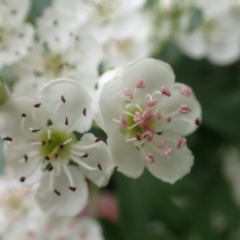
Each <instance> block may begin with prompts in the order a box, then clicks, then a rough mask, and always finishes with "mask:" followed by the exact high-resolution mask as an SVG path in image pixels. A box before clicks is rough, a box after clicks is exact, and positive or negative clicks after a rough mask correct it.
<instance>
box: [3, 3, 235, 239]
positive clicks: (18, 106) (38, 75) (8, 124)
mask: <svg viewBox="0 0 240 240" xmlns="http://www.w3.org/2000/svg"><path fill="white" fill-rule="evenodd" d="M20 2H21V4H20V5H21V8H19V7H17V6H15V5H16V3H15V2H14V1H11V0H0V70H1V68H2V66H7V68H8V70H9V69H10V70H11V75H12V76H13V79H11V80H13V81H12V84H11V87H10V88H9V89H10V90H8V88H7V87H6V86H7V84H6V83H5V82H4V81H3V80H2V79H0V95H1V96H0V137H1V138H2V139H3V140H4V158H5V160H6V164H7V166H8V167H9V168H10V169H11V170H12V171H13V176H14V178H15V179H17V180H18V183H19V184H21V187H24V189H25V188H27V189H29V188H30V189H33V190H32V191H34V193H35V197H34V199H35V200H36V202H37V206H38V207H40V209H41V210H42V211H43V212H45V213H47V214H48V215H49V217H48V219H47V220H46V217H44V216H43V215H42V214H39V213H37V214H32V211H31V214H30V217H26V218H24V219H22V220H21V223H19V224H18V225H17V226H14V231H7V233H6V234H4V237H3V239H16V236H18V237H22V238H24V239H25V238H29V239H45V238H46V239H55V240H56V239H66V238H70V239H85V240H86V239H89V240H91V239H94V240H98V239H99V240H100V239H102V237H101V231H100V229H99V227H98V225H97V224H96V223H95V222H94V221H93V220H89V219H83V220H77V219H71V220H69V219H67V220H66V219H65V218H59V216H60V217H72V216H76V215H78V214H79V213H81V212H82V211H83V209H84V208H85V207H86V205H87V202H88V199H89V192H90V191H89V187H90V188H91V187H92V186H93V185H96V186H97V187H99V188H100V187H104V186H106V185H107V184H108V182H109V180H110V178H111V175H112V174H113V172H114V169H115V168H116V169H117V170H118V171H119V172H121V173H123V174H124V175H126V176H128V177H131V178H138V177H139V176H140V175H141V174H142V173H143V171H144V168H145V167H146V168H147V169H148V170H149V171H150V172H151V173H152V175H153V176H155V177H156V178H158V179H161V180H162V181H165V182H168V183H171V184H173V183H175V182H176V181H177V180H179V179H181V178H182V177H183V176H185V175H186V174H188V173H189V172H190V170H191V167H192V165H193V162H194V157H193V155H192V153H191V151H190V150H189V149H188V147H187V139H186V136H187V135H189V134H191V133H192V132H194V131H195V130H196V129H197V128H198V126H199V125H200V123H201V118H202V116H201V107H200V104H199V102H198V101H197V99H196V97H195V95H194V93H193V90H192V89H191V88H190V87H189V86H187V85H185V84H181V83H176V82H175V75H174V72H173V69H172V68H171V66H170V65H168V64H167V63H165V62H162V61H160V60H156V59H153V58H148V57H150V56H151V55H153V53H154V50H156V47H157V46H156V45H157V44H156V42H157V41H156V40H159V42H161V41H162V39H164V41H165V42H166V41H167V40H169V39H170V37H173V34H172V32H176V34H177V33H179V31H180V29H181V31H184V29H186V27H185V26H181V27H180V26H179V29H177V30H179V31H176V29H175V28H174V27H173V26H171V30H170V31H168V30H167V31H166V32H165V35H164V37H163V38H161V36H160V35H161V34H159V33H158V32H157V31H156V29H158V27H160V25H159V26H156V25H157V24H155V23H157V22H159V20H161V19H162V18H164V19H165V20H166V21H168V19H167V18H168V16H169V15H168V14H162V13H163V11H168V12H169V13H170V12H171V11H172V10H173V9H175V8H176V6H177V5H176V6H175V5H174V6H171V7H170V6H169V5H168V3H167V1H161V2H160V3H159V5H158V7H157V8H155V9H156V10H157V12H158V14H156V16H155V15H154V16H153V14H151V9H150V6H148V5H147V1H146V0H131V1H127V0H119V1H112V0H91V1H83V0H82V1H79V0H71V1H67V0H53V1H52V4H51V6H49V7H47V8H45V9H44V11H43V13H42V14H41V15H40V16H38V17H37V18H36V22H35V23H36V24H35V25H36V26H35V28H33V27H32V26H31V25H30V24H29V23H25V22H24V19H26V17H27V12H28V11H27V10H28V9H29V7H30V1H27V0H21V1H20ZM185 2H186V3H185V4H184V6H186V8H187V9H188V13H189V14H191V11H192V9H193V8H194V5H193V4H191V7H189V4H188V2H187V1H185ZM18 4H19V3H18ZM162 4H165V5H162ZM176 4H177V2H176ZM159 6H160V7H159ZM181 7H182V8H184V7H183V6H181ZM181 7H180V5H179V6H177V9H178V10H177V17H178V19H180V18H182V12H183V10H182V9H181ZM202 8H203V7H202ZM175 10H176V9H175ZM229 11H230V10H229ZM159 13H161V14H160V18H159ZM165 20H164V21H165ZM175 20H176V19H175ZM175 20H174V21H175ZM161 24H162V22H161ZM169 24H170V25H171V24H172V22H171V21H168V25H169ZM170 25H169V26H170ZM156 27H157V28H156ZM34 31H35V32H34ZM156 32H157V34H156ZM181 34H182V32H181ZM184 34H187V32H186V31H185V32H184ZM179 36H180V33H179ZM181 36H182V35H181ZM185 37H186V36H185ZM174 39H176V41H177V42H178V43H179V44H180V40H179V39H180V38H174ZM189 45H190V44H189ZM110 67H113V68H112V69H111V70H109V68H110ZM2 69H3V70H4V69H6V68H2ZM107 70H109V71H107ZM95 130H98V131H100V133H101V134H99V135H100V136H97V135H98V134H97V133H96V131H95ZM95 134H96V136H95ZM14 194H15V193H14ZM14 194H13V196H11V197H9V199H10V198H13V200H11V199H10V200H11V201H12V202H13V203H12V202H11V201H10V200H9V201H10V203H9V204H10V205H11V204H13V205H14V206H12V205H11V206H10V208H11V209H10V210H9V211H10V212H12V211H13V209H12V208H14V207H16V209H15V210H16V211H18V210H19V211H21V214H20V215H23V213H22V212H24V211H25V207H26V201H25V200H24V202H23V203H22V198H23V197H22V196H20V197H19V196H17V197H16V199H15V195H14ZM24 194H25V190H24ZM2 196H3V198H4V194H3V195H2ZM32 198H33V197H32ZM0 200H1V199H0ZM32 200H33V199H32ZM3 201H5V200H3ZM6 201H8V200H6ZM33 201H34V200H33ZM7 204H8V203H7ZM27 205H28V204H27ZM27 207H29V206H27ZM6 209H7V207H6V208H5V207H4V211H5V210H6ZM15 210H14V211H15ZM0 212H1V211H0ZM37 212H40V210H37ZM17 214H18V213H17ZM9 216H10V218H11V219H10V220H9V221H10V222H11V221H13V219H16V218H18V215H16V214H15V213H14V214H13V217H12V215H11V214H9ZM34 217H36V218H38V220H36V221H33V220H32V219H33V218H34ZM4 218H5V217H4ZM0 220H1V219H0ZM48 221H49V222H48ZM46 222H48V223H46ZM7 225H8V224H7ZM3 226H4V224H3ZM56 229H58V231H56ZM4 231H5V230H4ZM45 235H46V236H45ZM5 236H6V237H5Z"/></svg>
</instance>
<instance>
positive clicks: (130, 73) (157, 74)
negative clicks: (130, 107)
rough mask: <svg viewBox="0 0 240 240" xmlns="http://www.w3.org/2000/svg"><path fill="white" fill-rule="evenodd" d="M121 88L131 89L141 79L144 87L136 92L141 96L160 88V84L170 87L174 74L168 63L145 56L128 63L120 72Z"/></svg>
mask: <svg viewBox="0 0 240 240" xmlns="http://www.w3.org/2000/svg"><path fill="white" fill-rule="evenodd" d="M121 79H122V82H121V84H122V90H123V89H124V88H125V87H129V88H130V90H132V91H133V89H134V87H135V84H136V81H137V80H138V79H143V80H145V81H146V87H145V88H144V89H141V92H140V91H139V93H141V94H138V95H139V97H143V96H145V95H146V94H149V93H150V94H151V93H152V92H154V91H156V90H159V91H160V89H161V87H162V86H165V87H171V85H172V84H173V83H174V80H175V75H174V73H173V70H172V68H171V66H170V65H168V64H167V63H165V62H162V61H160V60H155V59H151V58H145V59H142V60H139V61H136V62H134V63H132V64H130V65H129V66H128V67H127V68H126V69H125V71H123V72H122V74H121Z"/></svg>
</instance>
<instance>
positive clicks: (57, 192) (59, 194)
mask: <svg viewBox="0 0 240 240" xmlns="http://www.w3.org/2000/svg"><path fill="white" fill-rule="evenodd" d="M53 191H54V192H55V193H56V194H57V195H58V196H61V193H60V192H59V191H58V190H56V189H54V190H53Z"/></svg>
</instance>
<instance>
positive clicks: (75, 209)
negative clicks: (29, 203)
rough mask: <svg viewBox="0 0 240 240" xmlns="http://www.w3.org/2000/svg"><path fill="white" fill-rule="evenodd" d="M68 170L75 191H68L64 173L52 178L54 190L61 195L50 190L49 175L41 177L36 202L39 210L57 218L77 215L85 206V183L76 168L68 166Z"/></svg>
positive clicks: (86, 197) (86, 196) (86, 191)
mask: <svg viewBox="0 0 240 240" xmlns="http://www.w3.org/2000/svg"><path fill="white" fill-rule="evenodd" d="M68 169H69V171H70V173H71V175H72V177H73V181H74V182H75V184H76V191H75V192H73V191H71V190H69V182H68V178H67V176H66V174H65V172H64V171H61V173H60V174H59V175H58V176H54V183H53V185H54V189H55V190H57V191H58V192H59V193H60V194H61V195H57V194H56V193H54V192H52V191H51V190H50V188H49V187H48V186H49V181H50V174H51V173H46V174H45V176H43V178H42V180H41V182H40V186H39V188H38V190H37V194H36V200H37V202H38V204H39V205H40V207H41V209H42V210H43V211H44V212H46V213H48V214H54V215H58V216H74V215H77V214H78V213H79V212H80V211H81V210H82V209H83V208H84V207H85V206H86V204H87V199H88V188H87V183H86V181H85V179H84V177H83V176H82V174H81V172H80V171H79V169H78V168H77V167H73V166H68Z"/></svg>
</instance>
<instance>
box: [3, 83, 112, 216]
mask: <svg viewBox="0 0 240 240" xmlns="http://www.w3.org/2000/svg"><path fill="white" fill-rule="evenodd" d="M90 105H91V99H90V97H89V95H88V94H87V92H86V91H85V90H84V89H83V88H81V87H80V86H79V84H78V83H77V82H75V81H73V80H69V79H59V80H55V81H51V82H50V83H48V84H46V85H45V87H44V88H43V90H42V91H41V96H40V98H39V99H38V98H29V97H16V98H12V99H10V100H9V101H7V102H6V103H5V104H4V105H2V106H1V109H0V110H1V111H0V116H1V117H0V119H1V120H0V121H1V124H0V126H1V127H0V134H1V136H2V137H3V138H4V140H5V141H6V142H5V145H4V150H5V151H4V152H5V158H6V160H7V162H8V164H9V166H10V167H11V168H12V169H13V171H14V173H15V176H16V177H17V178H18V179H19V180H20V181H21V182H24V183H27V184H30V183H32V182H38V181H40V186H39V188H38V191H37V195H36V197H37V201H38V203H39V205H40V206H41V208H42V209H43V210H44V211H45V212H48V213H54V214H58V215H66V216H71V215H76V214H78V213H79V212H80V211H81V210H82V209H83V208H84V207H85V205H86V203H87V197H88V189H87V184H86V182H85V180H84V177H87V178H88V179H90V180H91V181H93V182H94V183H95V184H96V185H97V186H99V187H100V186H105V185H106V184H107V183H108V179H109V177H110V176H111V174H112V171H113V168H114V166H113V163H112V162H111V160H110V157H109V154H108V150H107V146H106V144H105V143H103V142H102V141H101V139H97V138H95V137H94V136H93V135H92V134H85V135H84V136H83V137H82V138H81V140H80V141H78V140H77V139H76V137H75V135H74V131H78V132H81V133H83V132H85V131H87V130H89V129H90V127H91V122H92V115H91V109H90ZM49 121H50V123H49ZM76 166H78V167H76Z"/></svg>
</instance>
